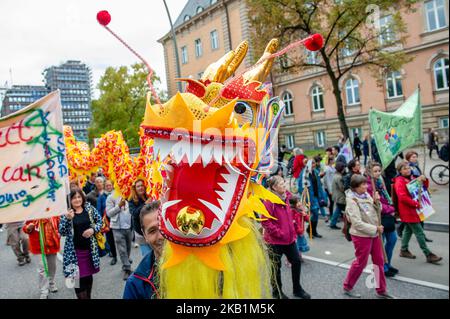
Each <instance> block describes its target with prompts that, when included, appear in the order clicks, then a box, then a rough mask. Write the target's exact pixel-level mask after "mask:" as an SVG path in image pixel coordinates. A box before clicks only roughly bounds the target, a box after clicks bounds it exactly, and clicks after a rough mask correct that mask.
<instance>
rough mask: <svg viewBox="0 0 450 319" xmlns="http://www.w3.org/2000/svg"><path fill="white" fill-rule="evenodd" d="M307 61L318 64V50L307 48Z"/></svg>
mask: <svg viewBox="0 0 450 319" xmlns="http://www.w3.org/2000/svg"><path fill="white" fill-rule="evenodd" d="M306 63H308V64H317V51H309V50H306Z"/></svg>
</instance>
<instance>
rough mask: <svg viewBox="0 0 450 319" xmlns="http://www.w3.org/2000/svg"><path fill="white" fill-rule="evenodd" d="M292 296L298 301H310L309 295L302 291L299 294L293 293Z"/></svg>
mask: <svg viewBox="0 0 450 319" xmlns="http://www.w3.org/2000/svg"><path fill="white" fill-rule="evenodd" d="M294 296H295V297H297V298H300V299H311V295H310V294H309V293H307V292H306V291H304V290H303V289H302V290H300V291H299V292H294Z"/></svg>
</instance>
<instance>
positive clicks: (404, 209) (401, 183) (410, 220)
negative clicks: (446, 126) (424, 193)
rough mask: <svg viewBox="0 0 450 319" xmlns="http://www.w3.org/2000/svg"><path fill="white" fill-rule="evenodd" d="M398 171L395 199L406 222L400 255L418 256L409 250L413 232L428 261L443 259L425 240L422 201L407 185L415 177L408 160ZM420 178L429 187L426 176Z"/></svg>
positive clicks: (401, 164)
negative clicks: (421, 209)
mask: <svg viewBox="0 0 450 319" xmlns="http://www.w3.org/2000/svg"><path fill="white" fill-rule="evenodd" d="M397 171H398V173H399V176H397V177H396V178H394V192H393V193H394V201H395V202H396V203H397V209H398V213H399V214H400V219H401V220H402V222H403V223H405V230H404V231H403V236H402V248H401V250H400V257H404V258H410V259H415V258H416V256H414V255H413V254H412V253H411V252H410V251H409V250H408V245H409V240H410V239H411V236H412V234H414V235H415V236H416V239H417V241H418V243H419V246H420V248H421V249H422V251H423V253H424V254H425V256H426V257H427V262H429V263H432V264H436V263H438V262H439V261H441V260H442V257H438V256H436V255H435V254H433V253H432V252H431V251H430V249H428V246H427V243H426V241H425V234H424V232H423V228H422V226H421V225H420V218H419V214H417V209H418V208H420V203H419V202H418V201H416V200H413V199H412V197H411V195H410V193H409V192H408V189H407V187H406V185H407V184H408V183H409V182H411V181H412V180H414V178H415V177H414V176H412V175H411V167H410V165H409V163H408V162H407V161H402V162H401V163H399V164H398V165H397ZM418 179H419V180H420V181H422V182H423V183H424V185H425V186H426V187H428V181H427V179H426V177H425V176H423V175H421V176H419V177H418Z"/></svg>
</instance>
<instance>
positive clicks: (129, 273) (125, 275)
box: [123, 270, 133, 280]
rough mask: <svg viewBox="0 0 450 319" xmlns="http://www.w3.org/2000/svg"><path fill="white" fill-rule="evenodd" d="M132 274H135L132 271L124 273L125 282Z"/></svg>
mask: <svg viewBox="0 0 450 319" xmlns="http://www.w3.org/2000/svg"><path fill="white" fill-rule="evenodd" d="M132 273H133V272H132V271H131V270H124V271H123V280H127V279H128V277H130V276H131V274H132Z"/></svg>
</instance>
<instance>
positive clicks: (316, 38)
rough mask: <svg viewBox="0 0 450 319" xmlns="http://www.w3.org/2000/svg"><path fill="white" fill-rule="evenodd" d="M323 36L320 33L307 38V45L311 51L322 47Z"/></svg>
mask: <svg viewBox="0 0 450 319" xmlns="http://www.w3.org/2000/svg"><path fill="white" fill-rule="evenodd" d="M322 46H323V36H322V35H321V34H319V33H316V34H313V35H312V36H311V37H309V38H307V39H306V40H305V47H306V48H307V49H308V50H309V51H318V50H320V49H322Z"/></svg>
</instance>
